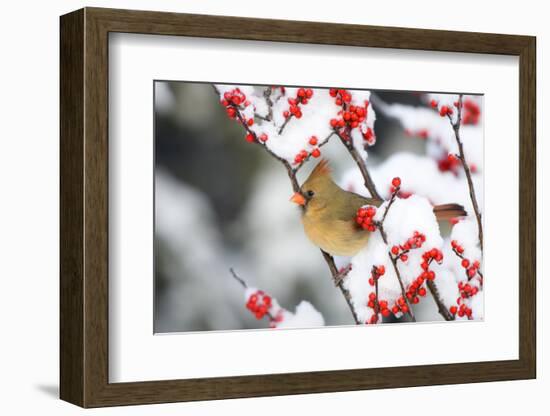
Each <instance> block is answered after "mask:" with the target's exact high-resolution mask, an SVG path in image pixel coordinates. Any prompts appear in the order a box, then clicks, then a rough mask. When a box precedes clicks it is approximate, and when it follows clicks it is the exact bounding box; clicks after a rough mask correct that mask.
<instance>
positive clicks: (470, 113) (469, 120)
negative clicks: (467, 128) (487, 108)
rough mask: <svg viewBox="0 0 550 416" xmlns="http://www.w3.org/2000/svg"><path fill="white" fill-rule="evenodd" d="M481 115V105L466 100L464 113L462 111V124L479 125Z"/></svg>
mask: <svg viewBox="0 0 550 416" xmlns="http://www.w3.org/2000/svg"><path fill="white" fill-rule="evenodd" d="M480 115H481V110H480V109H479V105H477V103H476V102H474V101H472V100H464V105H463V111H462V124H472V125H476V124H478V123H479V117H480Z"/></svg>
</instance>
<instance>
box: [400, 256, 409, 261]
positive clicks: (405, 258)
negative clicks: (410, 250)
mask: <svg viewBox="0 0 550 416" xmlns="http://www.w3.org/2000/svg"><path fill="white" fill-rule="evenodd" d="M400 259H401V261H403V262H405V261H407V260H409V256H407V255H406V254H401V257H400Z"/></svg>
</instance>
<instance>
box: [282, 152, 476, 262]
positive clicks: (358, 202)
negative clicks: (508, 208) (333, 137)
mask: <svg viewBox="0 0 550 416" xmlns="http://www.w3.org/2000/svg"><path fill="white" fill-rule="evenodd" d="M291 201H293V202H295V203H297V204H300V205H302V206H303V207H304V210H303V214H302V224H303V226H304V231H305V233H306V235H307V236H308V238H309V239H310V240H311V241H312V242H313V244H315V245H316V246H317V247H319V248H321V249H322V250H323V251H325V252H327V253H330V254H332V255H337V256H353V255H355V254H356V253H357V252H358V251H359V250H360V249H361V248H362V247H364V246H365V244H367V241H368V239H369V234H370V232H369V231H366V230H364V229H362V228H360V227H358V226H357V224H356V223H355V215H356V213H357V210H358V209H359V208H361V207H362V206H363V205H374V206H376V207H378V206H380V204H381V203H382V201H381V200H378V199H373V198H365V197H363V196H360V195H357V194H355V193H353V192H348V191H344V190H343V189H342V188H340V187H339V186H338V185H336V183H335V182H334V181H333V180H332V178H331V175H330V168H329V166H328V162H327V161H326V160H322V161H321V162H319V163H318V164H317V166H316V167H315V168H314V169H313V171H312V172H311V174H310V175H309V177H308V178H307V180H306V181H305V182H304V183H303V185H302V187H301V190H300V192H299V193H296V194H294V196H293V197H292V198H291ZM434 213H435V215H436V217H437V219H438V220H442V219H450V218H453V217H458V216H463V215H466V212H465V211H464V209H463V208H462V207H461V206H460V205H458V204H446V205H439V206H436V207H434Z"/></svg>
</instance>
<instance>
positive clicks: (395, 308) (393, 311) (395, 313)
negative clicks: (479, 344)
mask: <svg viewBox="0 0 550 416" xmlns="http://www.w3.org/2000/svg"><path fill="white" fill-rule="evenodd" d="M391 311H392V313H393V314H394V315H397V314H398V313H399V308H398V307H397V306H394V307H393V308H391Z"/></svg>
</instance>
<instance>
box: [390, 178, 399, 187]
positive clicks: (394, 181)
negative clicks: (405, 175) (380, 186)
mask: <svg viewBox="0 0 550 416" xmlns="http://www.w3.org/2000/svg"><path fill="white" fill-rule="evenodd" d="M391 184H392V185H393V187H394V188H399V187H400V186H401V179H400V178H393V179H392V181H391Z"/></svg>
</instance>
